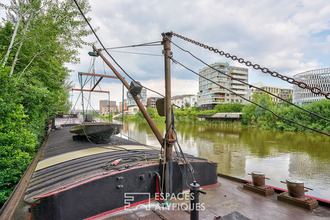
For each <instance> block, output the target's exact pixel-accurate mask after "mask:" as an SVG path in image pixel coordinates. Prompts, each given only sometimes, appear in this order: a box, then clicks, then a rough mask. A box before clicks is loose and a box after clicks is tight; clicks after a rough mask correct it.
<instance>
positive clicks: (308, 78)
mask: <svg viewBox="0 0 330 220" xmlns="http://www.w3.org/2000/svg"><path fill="white" fill-rule="evenodd" d="M293 78H294V79H295V80H297V81H299V82H304V83H306V84H307V85H309V86H311V87H317V88H320V89H321V90H322V91H323V92H326V93H330V68H324V69H317V70H310V71H306V72H303V73H299V74H297V75H294V76H293ZM322 99H325V97H324V95H319V94H314V93H312V92H311V91H310V90H309V89H303V88H300V87H299V86H296V85H294V86H293V102H294V103H295V104H307V103H311V102H315V101H320V100H322Z"/></svg>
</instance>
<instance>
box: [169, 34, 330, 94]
mask: <svg viewBox="0 0 330 220" xmlns="http://www.w3.org/2000/svg"><path fill="white" fill-rule="evenodd" d="M171 34H172V35H173V36H176V37H178V38H181V39H182V40H185V41H188V42H190V43H193V44H195V45H197V46H200V47H203V48H205V49H208V50H209V51H213V52H214V53H218V54H220V55H221V56H225V57H226V58H230V59H232V60H234V61H238V62H239V63H242V64H245V65H246V66H248V67H252V68H253V69H255V70H260V71H261V72H263V73H268V74H270V75H271V76H273V77H277V78H279V79H281V80H284V81H286V82H288V83H290V84H293V85H296V86H298V87H300V88H303V89H309V90H310V91H311V92H312V93H314V94H322V95H324V96H325V98H327V99H330V93H326V92H324V91H322V90H321V89H320V88H318V87H311V86H309V85H307V84H306V83H304V82H299V81H297V80H295V79H294V78H291V77H288V76H283V75H281V74H279V73H278V72H276V71H271V70H269V69H268V68H266V67H261V66H260V65H259V64H253V63H252V62H251V61H246V60H244V59H243V58H238V57H237V56H235V55H231V54H230V53H225V52H224V51H222V50H219V49H215V48H214V47H211V46H208V45H206V44H203V43H201V42H198V41H195V40H192V39H190V38H188V37H184V36H182V35H180V34H176V33H174V32H171Z"/></svg>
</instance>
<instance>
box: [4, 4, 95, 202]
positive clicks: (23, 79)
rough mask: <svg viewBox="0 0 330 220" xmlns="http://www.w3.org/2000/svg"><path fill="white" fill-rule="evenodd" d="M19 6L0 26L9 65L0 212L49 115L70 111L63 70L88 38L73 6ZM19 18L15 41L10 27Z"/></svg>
mask: <svg viewBox="0 0 330 220" xmlns="http://www.w3.org/2000/svg"><path fill="white" fill-rule="evenodd" d="M13 2H14V1H12V3H13ZM20 3H21V4H22V7H21V8H20V7H18V8H17V7H16V6H15V5H14V4H12V5H11V7H7V8H8V13H9V14H11V17H10V18H9V19H8V20H6V21H4V23H2V24H0V60H1V62H3V61H4V60H5V62H4V64H5V65H3V63H1V66H0V145H1V146H0V147H1V148H0V156H1V161H0V206H1V205H2V204H3V203H4V202H5V201H6V199H7V198H8V196H9V195H10V193H11V191H12V189H13V188H14V187H15V185H16V184H17V182H18V181H19V179H20V178H21V175H22V174H23V173H24V171H25V169H26V168H27V166H28V165H29V163H30V162H31V160H32V158H33V157H34V154H35V152H36V151H37V148H38V146H39V145H40V143H41V142H42V140H43V137H44V135H45V131H46V126H45V125H46V118H47V114H49V115H50V116H51V117H52V116H54V115H55V112H57V111H63V112H67V111H68V110H69V108H70V106H69V104H68V97H69V90H70V83H68V82H67V80H68V76H69V72H70V70H69V69H68V68H66V67H65V66H64V65H65V63H68V62H72V63H76V62H78V61H79V59H78V58H77V55H78V48H81V47H82V45H85V44H87V42H84V41H83V40H82V38H83V37H85V36H87V35H88V34H89V33H90V32H89V31H87V30H88V29H87V28H86V23H85V21H84V20H83V18H82V17H81V15H80V14H79V11H78V10H77V9H76V6H75V4H74V2H73V1H71V0H37V1H32V2H30V1H22V2H20ZM79 4H80V6H81V7H82V9H83V11H84V12H85V13H87V12H88V11H89V10H90V6H89V5H88V2H87V1H86V0H81V1H79ZM22 10H23V11H22ZM18 18H22V20H21V22H20V23H19V24H20V25H19V27H18V32H17V35H14V29H15V26H14V25H13V24H12V22H11V21H17V19H18ZM13 23H14V22H13ZM14 24H15V25H16V24H17V23H14ZM11 40H13V42H14V44H13V47H12V48H11V49H10V50H8V48H9V44H10V42H11ZM7 51H9V52H10V54H9V59H8V60H6V59H5V54H6V53H7ZM14 57H17V58H18V59H17V62H16V61H15V59H14ZM3 66H4V67H3ZM11 69H12V70H13V72H12V74H11V73H10V71H11Z"/></svg>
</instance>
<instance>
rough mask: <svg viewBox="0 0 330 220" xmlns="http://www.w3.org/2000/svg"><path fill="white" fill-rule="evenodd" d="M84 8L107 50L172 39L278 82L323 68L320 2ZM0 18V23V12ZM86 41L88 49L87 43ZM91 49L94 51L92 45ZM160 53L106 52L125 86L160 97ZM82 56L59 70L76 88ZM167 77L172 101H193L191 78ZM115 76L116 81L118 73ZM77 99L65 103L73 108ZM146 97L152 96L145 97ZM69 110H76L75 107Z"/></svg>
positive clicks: (326, 45) (325, 14)
mask: <svg viewBox="0 0 330 220" xmlns="http://www.w3.org/2000/svg"><path fill="white" fill-rule="evenodd" d="M90 4H91V9H92V11H91V12H89V13H88V14H87V16H88V17H90V18H91V22H90V23H91V25H92V26H93V27H94V28H96V29H97V35H98V36H99V38H100V39H101V41H102V43H103V44H104V45H105V46H106V47H107V48H112V47H119V46H126V45H134V44H142V43H149V42H155V41H161V40H162V37H161V33H163V32H169V31H173V32H175V33H178V34H181V35H184V36H186V37H189V38H191V39H194V40H196V41H199V42H202V43H205V44H208V45H210V46H212V47H214V48H217V49H219V50H223V51H225V52H228V53H230V54H232V55H236V56H238V57H242V58H244V59H245V60H249V61H251V62H252V63H257V64H259V65H260V66H262V67H267V68H269V69H270V70H273V71H277V72H279V73H280V74H282V75H286V76H293V75H295V74H297V73H301V72H304V71H308V70H314V69H319V68H326V67H330V63H329V62H330V16H329V14H330V2H329V1H328V0H291V1H287V0H264V1H259V0H235V1H233V0H199V1H188V0H182V1H177V0H167V1H159V0H139V1H136V0H102V1H101V0H93V1H90ZM0 16H3V11H0ZM86 40H87V41H89V42H96V38H95V37H94V36H89V37H88V38H86ZM172 40H173V42H174V43H176V44H178V45H179V46H181V47H183V48H184V49H186V50H189V51H191V52H192V53H194V54H195V55H197V56H198V57H200V58H201V59H202V60H204V61H205V62H206V63H209V64H211V63H214V62H228V63H229V64H230V65H233V66H242V65H241V64H239V63H238V62H235V61H232V60H230V59H227V58H225V57H223V56H220V55H217V54H214V53H213V52H209V51H207V50H205V49H203V48H200V47H198V46H195V45H192V44H191V43H188V42H185V41H183V40H181V39H179V38H177V37H173V39H172ZM95 45H96V47H98V48H100V47H101V46H100V44H99V43H96V44H95ZM162 49H163V48H162V46H161V45H159V46H149V47H132V48H126V49H116V50H109V52H110V54H111V55H112V56H113V57H114V58H115V59H116V61H117V62H118V63H119V64H120V65H121V66H122V68H123V69H124V70H125V71H126V72H127V73H128V74H129V75H130V76H131V77H132V78H134V79H135V80H136V81H140V82H141V83H142V84H143V85H144V86H146V87H148V88H151V89H153V90H156V91H158V92H159V93H161V94H164V92H165V86H164V58H163V57H162V56H160V55H162ZM172 50H173V58H175V59H176V60H178V61H179V62H181V63H183V64H184V65H186V66H188V67H189V68H191V69H193V70H194V71H196V72H198V71H199V69H201V68H203V67H204V64H202V63H200V62H199V61H197V60H195V59H194V58H192V57H191V56H189V55H187V54H186V53H184V52H182V51H180V50H179V49H178V48H176V47H175V46H174V45H172ZM89 51H92V49H91V48H90V47H84V48H83V49H81V50H80V56H79V58H80V60H81V63H80V64H75V65H73V64H67V67H68V68H70V69H71V70H73V71H72V73H71V77H70V80H71V81H72V82H73V84H75V87H77V88H79V83H78V72H88V71H93V70H92V69H93V67H92V66H91V61H92V59H93V58H91V57H89V56H88V52H89ZM118 51H120V52H118ZM123 52H125V53H123ZM131 52H133V53H148V54H153V55H152V56H151V55H141V54H139V55H138V54H132V53H131ZM107 58H108V57H107ZM109 61H110V62H111V63H113V62H112V61H111V60H110V59H109ZM243 67H244V66H243ZM94 69H95V73H100V74H104V73H106V74H110V75H113V73H112V72H111V70H110V69H109V68H108V67H107V66H106V65H105V64H104V63H103V62H102V60H101V58H96V59H95V64H94ZM171 69H172V82H171V83H172V95H182V94H197V92H198V76H196V75H194V74H192V73H191V72H189V71H187V70H185V69H183V68H182V67H180V66H179V65H178V64H174V63H172V64H171ZM118 70H119V69H118ZM119 72H120V73H121V74H122V75H123V76H124V74H123V73H122V71H119ZM124 77H126V76H124ZM126 79H127V80H128V82H129V83H130V80H129V79H128V78H127V77H126ZM258 82H262V83H263V84H264V85H268V86H276V87H286V88H290V87H292V86H291V85H290V84H288V83H286V82H284V81H281V80H280V79H275V78H273V77H271V76H268V75H266V74H264V73H262V72H261V71H256V70H253V69H252V68H249V83H251V84H254V83H258ZM100 86H101V88H99V89H102V90H107V91H110V99H111V100H115V101H117V104H118V102H119V101H121V99H122V94H121V91H122V85H121V84H120V82H119V81H118V80H116V79H103V80H102V82H101V83H100ZM125 92H126V91H125ZM77 93H78V92H75V93H74V95H73V97H72V100H73V102H74V103H75V100H76V99H77V97H78V94H77ZM147 95H148V97H150V96H157V94H154V93H152V92H150V91H148V92H147ZM100 99H108V96H107V95H106V94H98V93H93V94H92V95H91V103H92V105H93V107H94V108H96V109H98V101H99V100H100ZM76 108H78V109H79V108H81V106H80V102H79V101H78V102H77V107H76Z"/></svg>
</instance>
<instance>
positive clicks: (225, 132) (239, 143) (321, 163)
mask: <svg viewBox="0 0 330 220" xmlns="http://www.w3.org/2000/svg"><path fill="white" fill-rule="evenodd" d="M157 127H158V128H159V129H160V131H161V133H164V132H165V125H164V124H163V123H161V124H157ZM176 128H177V132H178V141H179V143H180V145H181V147H182V148H183V150H184V152H186V153H189V154H193V155H195V156H199V157H203V158H207V159H209V160H211V161H215V162H217V163H218V164H219V166H218V172H219V173H222V174H226V175H230V176H235V177H239V178H243V179H249V180H251V177H250V176H248V175H247V173H250V172H252V171H260V172H264V173H266V176H267V177H269V178H270V179H271V180H269V181H266V184H269V185H273V186H276V187H280V188H285V187H286V186H285V185H284V184H282V183H280V181H281V180H282V181H284V180H286V179H287V178H293V179H299V180H302V181H304V182H305V186H307V187H311V188H313V189H314V191H310V192H308V193H307V194H308V195H313V196H317V197H321V198H324V199H328V200H329V199H330V190H329V188H330V169H329V167H330V138H329V137H326V136H324V135H318V134H312V133H300V132H282V131H260V130H256V129H251V128H242V127H233V126H227V125H222V126H219V125H188V124H177V125H176ZM124 130H125V131H126V134H127V135H128V136H130V137H131V138H133V139H135V140H137V141H139V142H141V143H144V144H148V145H154V146H159V143H158V141H157V139H156V138H155V137H154V135H153V133H152V131H151V129H150V128H149V126H148V125H147V124H146V123H129V124H126V125H125V126H124Z"/></svg>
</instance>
